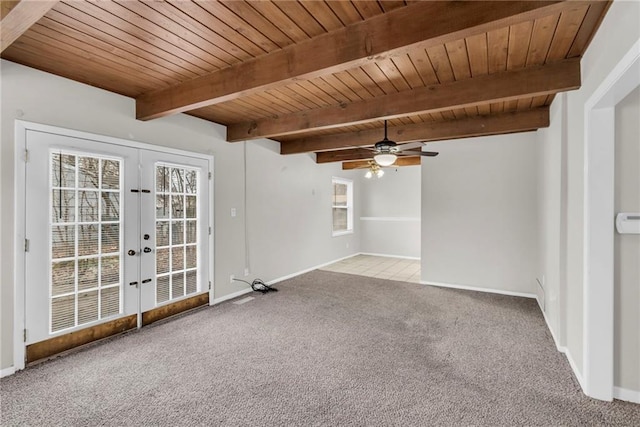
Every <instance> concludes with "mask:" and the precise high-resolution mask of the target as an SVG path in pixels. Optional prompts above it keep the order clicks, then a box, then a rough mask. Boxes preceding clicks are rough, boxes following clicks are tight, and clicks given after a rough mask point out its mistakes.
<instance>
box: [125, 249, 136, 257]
mask: <svg viewBox="0 0 640 427" xmlns="http://www.w3.org/2000/svg"><path fill="white" fill-rule="evenodd" d="M135 254H136V251H134V250H133V249H129V251H128V252H127V255H129V256H134V255H135Z"/></svg>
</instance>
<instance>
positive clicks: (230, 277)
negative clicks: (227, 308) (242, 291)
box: [229, 274, 236, 283]
mask: <svg viewBox="0 0 640 427" xmlns="http://www.w3.org/2000/svg"><path fill="white" fill-rule="evenodd" d="M235 278H236V276H234V275H233V274H232V275H231V276H229V283H233V281H234V280H235Z"/></svg>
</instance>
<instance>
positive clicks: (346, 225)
mask: <svg viewBox="0 0 640 427" xmlns="http://www.w3.org/2000/svg"><path fill="white" fill-rule="evenodd" d="M332 183H333V195H332V198H331V200H332V203H331V207H332V210H333V235H334V236H339V235H341V234H347V233H352V232H353V181H351V180H348V179H343V178H333V179H332Z"/></svg>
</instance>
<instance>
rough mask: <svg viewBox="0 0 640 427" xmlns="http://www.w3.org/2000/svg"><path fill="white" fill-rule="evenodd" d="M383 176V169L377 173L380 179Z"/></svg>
mask: <svg viewBox="0 0 640 427" xmlns="http://www.w3.org/2000/svg"><path fill="white" fill-rule="evenodd" d="M382 175H384V171H383V170H382V169H378V171H377V172H376V176H377V177H378V178H382Z"/></svg>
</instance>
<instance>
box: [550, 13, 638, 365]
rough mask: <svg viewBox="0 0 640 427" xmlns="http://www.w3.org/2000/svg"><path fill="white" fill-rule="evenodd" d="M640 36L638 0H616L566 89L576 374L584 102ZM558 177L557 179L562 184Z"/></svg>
mask: <svg viewBox="0 0 640 427" xmlns="http://www.w3.org/2000/svg"><path fill="white" fill-rule="evenodd" d="M639 38H640V2H638V1H622V0H617V1H614V2H613V4H612V5H611V7H610V8H609V11H608V12H607V15H606V16H605V18H604V20H603V22H602V24H601V26H600V28H599V29H598V32H597V33H596V35H595V37H594V39H593V40H592V42H591V45H590V46H589V47H588V49H587V51H586V54H585V55H584V57H583V58H582V61H581V67H582V87H581V88H580V89H579V90H577V91H573V92H569V93H568V94H567V127H566V134H567V135H566V136H567V164H566V166H565V169H563V171H562V173H563V174H566V178H567V199H566V211H564V212H561V215H564V216H566V218H567V232H566V263H565V265H561V268H564V269H566V301H567V303H566V305H565V308H564V309H565V310H566V347H567V350H568V355H570V357H571V358H572V360H573V362H574V364H575V367H576V369H577V373H578V375H580V374H581V371H582V362H583V357H584V354H583V328H584V316H583V303H584V292H583V286H584V278H583V268H584V263H583V251H584V235H583V231H584V217H583V206H584V192H583V189H584V115H585V111H584V107H585V104H586V102H587V100H588V99H589V98H590V97H591V95H593V93H594V91H595V90H596V89H597V88H598V86H599V85H600V84H601V83H602V81H603V80H604V79H605V78H606V76H607V75H608V74H609V73H610V72H611V71H612V69H613V67H614V66H615V65H616V64H617V63H618V62H619V61H620V60H621V59H622V57H623V56H624V54H625V53H627V52H628V51H629V49H630V48H631V46H632V45H633V43H635V42H636V41H637V40H638V39H639ZM560 184H561V183H558V185H560Z"/></svg>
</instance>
